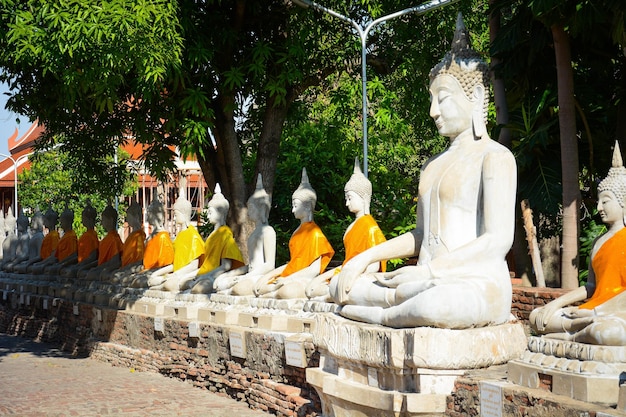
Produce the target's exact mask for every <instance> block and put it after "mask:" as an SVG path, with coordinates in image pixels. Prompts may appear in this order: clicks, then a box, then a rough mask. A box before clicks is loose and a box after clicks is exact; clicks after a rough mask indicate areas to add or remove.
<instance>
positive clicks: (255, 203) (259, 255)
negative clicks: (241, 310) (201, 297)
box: [213, 174, 276, 294]
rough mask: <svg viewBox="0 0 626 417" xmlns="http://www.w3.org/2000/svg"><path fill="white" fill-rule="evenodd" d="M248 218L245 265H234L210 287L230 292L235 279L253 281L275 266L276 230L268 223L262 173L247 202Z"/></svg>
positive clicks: (267, 205) (236, 280)
mask: <svg viewBox="0 0 626 417" xmlns="http://www.w3.org/2000/svg"><path fill="white" fill-rule="evenodd" d="M246 207H247V209H248V218H249V219H250V220H251V221H253V222H254V230H253V231H252V233H251V234H250V236H249V237H248V241H247V245H248V256H249V258H250V262H249V263H248V265H244V266H241V267H239V268H233V269H231V270H230V271H228V272H224V273H223V274H221V275H220V276H218V277H217V278H216V279H215V281H214V282H213V290H214V291H215V292H219V293H221V294H230V292H231V289H232V287H233V286H234V285H235V284H237V283H238V282H244V281H249V282H248V284H247V285H250V286H252V285H254V283H255V282H256V281H257V280H258V279H259V278H260V277H261V276H263V275H265V274H266V273H268V272H270V271H272V270H274V269H275V268H276V231H275V230H274V228H273V227H272V226H270V225H269V224H268V219H269V214H270V208H271V199H270V196H269V194H268V193H267V191H265V188H263V178H262V177H261V174H259V175H258V177H257V183H256V189H255V190H254V193H252V195H251V196H250V198H248V201H247V203H246Z"/></svg>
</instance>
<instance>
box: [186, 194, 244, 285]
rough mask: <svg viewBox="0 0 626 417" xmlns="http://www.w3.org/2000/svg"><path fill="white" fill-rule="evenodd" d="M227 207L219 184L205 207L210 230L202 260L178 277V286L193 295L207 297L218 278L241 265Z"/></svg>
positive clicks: (240, 257)
mask: <svg viewBox="0 0 626 417" xmlns="http://www.w3.org/2000/svg"><path fill="white" fill-rule="evenodd" d="M229 208H230V205H229V204H228V200H226V198H225V197H224V195H223V194H222V191H221V188H220V185H219V184H216V185H215V193H214V194H213V197H212V198H211V200H210V201H209V203H208V208H207V218H208V220H209V223H211V224H212V225H213V231H212V232H211V233H210V234H209V236H208V237H207V239H206V241H205V243H204V261H203V262H202V265H200V268H199V269H198V270H197V271H194V272H191V271H190V272H189V275H188V276H187V277H181V280H180V281H179V285H180V288H181V289H182V290H186V289H189V288H191V293H192V294H209V293H211V292H213V282H214V281H215V279H216V278H217V277H219V276H220V275H221V274H223V273H224V272H228V271H230V270H231V269H233V268H235V269H236V268H239V267H241V266H243V265H244V262H243V256H242V255H241V251H240V250H239V248H238V247H237V243H236V242H235V238H234V237H233V232H232V230H231V229H230V227H228V226H227V225H226V217H227V216H228V209H229ZM186 278H187V279H186Z"/></svg>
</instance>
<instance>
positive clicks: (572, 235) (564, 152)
mask: <svg viewBox="0 0 626 417" xmlns="http://www.w3.org/2000/svg"><path fill="white" fill-rule="evenodd" d="M551 31H552V38H553V40H554V53H555V56H556V71H557V86H558V101H559V130H560V135H561V174H562V182H563V238H562V241H561V242H562V250H561V287H562V288H576V287H578V235H579V223H578V219H579V210H580V199H581V196H580V188H579V185H578V141H577V137H576V109H575V103H574V73H573V70H572V62H571V51H570V42H569V36H568V34H567V33H566V32H565V28H564V27H563V25H562V24H554V25H552V27H551Z"/></svg>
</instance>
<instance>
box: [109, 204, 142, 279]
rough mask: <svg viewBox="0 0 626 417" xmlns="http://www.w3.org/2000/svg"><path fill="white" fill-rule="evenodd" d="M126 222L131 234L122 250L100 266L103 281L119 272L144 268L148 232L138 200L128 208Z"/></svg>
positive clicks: (129, 271) (132, 271) (130, 271)
mask: <svg viewBox="0 0 626 417" xmlns="http://www.w3.org/2000/svg"><path fill="white" fill-rule="evenodd" d="M126 222H127V223H128V225H129V227H130V234H129V235H128V237H127V238H126V239H125V240H124V243H123V245H122V251H121V252H119V253H117V254H116V255H114V256H113V257H111V259H109V261H107V262H106V263H104V264H102V265H99V266H98V269H100V279H101V280H103V281H110V280H113V278H114V274H115V273H117V272H119V273H120V274H122V275H123V274H125V273H134V272H137V271H140V270H141V268H142V262H143V254H144V249H145V241H146V232H144V231H143V228H142V212H141V206H140V205H139V203H137V202H136V201H133V202H132V203H131V204H130V206H129V207H128V209H127V210H126ZM114 281H117V280H114Z"/></svg>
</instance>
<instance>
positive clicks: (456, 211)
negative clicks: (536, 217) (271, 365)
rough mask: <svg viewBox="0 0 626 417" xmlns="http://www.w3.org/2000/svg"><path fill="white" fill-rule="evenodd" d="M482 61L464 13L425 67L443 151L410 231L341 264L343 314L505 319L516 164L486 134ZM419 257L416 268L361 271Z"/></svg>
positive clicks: (391, 321) (398, 320)
mask: <svg viewBox="0 0 626 417" xmlns="http://www.w3.org/2000/svg"><path fill="white" fill-rule="evenodd" d="M488 81H489V67H488V65H487V64H486V63H485V62H484V61H483V60H482V59H481V58H480V56H479V55H478V54H477V53H476V52H475V51H474V50H472V49H471V48H470V44H469V39H468V34H467V31H466V29H465V27H464V25H463V21H462V18H461V16H460V15H459V19H458V20H457V28H456V31H455V36H454V40H453V43H452V49H451V51H450V52H448V53H447V54H446V56H445V57H444V58H443V60H442V61H441V62H440V63H439V64H438V65H436V66H435V67H434V68H433V69H432V70H431V73H430V86H429V91H430V97H431V105H430V116H431V117H432V118H433V120H434V122H435V125H436V126H437V130H438V131H439V133H440V134H441V135H443V136H445V137H447V138H449V143H450V145H449V147H448V149H446V150H445V151H444V152H442V153H441V154H438V155H436V156H434V157H432V158H430V159H429V160H428V161H427V162H426V163H425V164H424V166H423V167H422V171H421V175H420V181H419V190H418V200H417V223H416V228H415V229H414V230H412V231H411V232H408V233H405V234H403V235H400V236H397V237H395V238H394V239H391V240H388V241H387V242H384V243H381V244H380V245H377V246H374V247H372V248H370V249H367V250H366V251H364V252H362V253H360V254H358V255H356V256H355V257H354V258H352V259H351V260H350V261H348V262H347V263H346V264H345V265H344V266H343V268H342V269H341V273H340V274H339V276H338V278H337V286H336V289H334V291H333V293H332V294H331V295H332V296H333V298H334V299H335V301H336V302H337V303H339V304H341V305H342V306H343V307H342V308H341V311H340V314H341V315H343V316H345V317H347V318H351V319H354V320H358V321H363V322H368V323H375V324H382V325H385V326H390V327H416V326H432V327H441V328H453V329H464V328H470V327H479V326H487V325H496V324H500V323H504V322H506V321H508V319H509V317H510V308H511V280H510V277H509V270H508V267H507V263H506V261H505V255H506V254H507V252H508V251H509V249H510V247H511V244H512V242H513V231H514V222H515V189H516V175H517V169H516V165H515V159H514V157H513V154H512V153H511V152H510V151H509V150H508V149H507V148H505V147H504V146H502V145H500V144H499V143H497V142H495V141H493V140H492V139H491V138H490V137H489V135H488V134H487V129H486V126H485V117H486V114H487V105H488V101H489V100H488V98H489V94H488V91H489V90H488ZM415 255H417V256H418V262H417V265H412V266H405V267H402V268H399V269H397V270H395V271H392V272H386V273H377V274H370V273H366V270H367V268H368V266H369V265H371V264H372V263H376V262H380V261H383V260H386V259H392V258H406V257H412V256H415Z"/></svg>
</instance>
